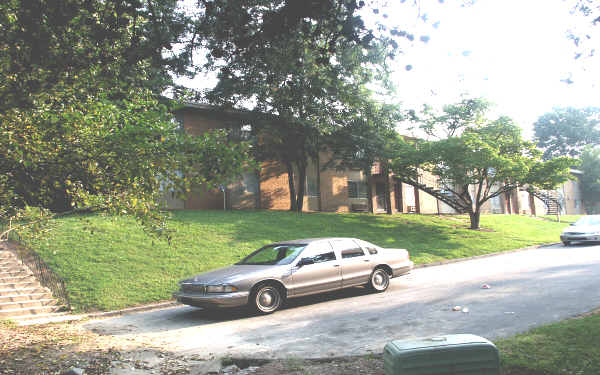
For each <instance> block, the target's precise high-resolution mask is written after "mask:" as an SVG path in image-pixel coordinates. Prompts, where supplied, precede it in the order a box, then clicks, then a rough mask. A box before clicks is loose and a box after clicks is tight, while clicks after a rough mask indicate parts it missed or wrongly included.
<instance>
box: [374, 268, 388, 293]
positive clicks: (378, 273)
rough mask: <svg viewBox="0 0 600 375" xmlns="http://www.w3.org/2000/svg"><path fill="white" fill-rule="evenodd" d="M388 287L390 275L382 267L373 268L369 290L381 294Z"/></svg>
mask: <svg viewBox="0 0 600 375" xmlns="http://www.w3.org/2000/svg"><path fill="white" fill-rule="evenodd" d="M389 286H390V275H389V274H388V273H387V271H386V270H385V269H384V268H382V267H378V268H375V269H374V270H373V273H371V277H370V278H369V288H370V289H372V290H373V291H375V292H377V293H382V292H385V291H386V290H387V288H388V287H389Z"/></svg>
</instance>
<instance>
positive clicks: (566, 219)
mask: <svg viewBox="0 0 600 375" xmlns="http://www.w3.org/2000/svg"><path fill="white" fill-rule="evenodd" d="M582 216H583V215H560V222H561V223H567V224H571V223H574V222H576V221H577V220H579V218H581V217H582ZM542 217H543V218H544V219H547V220H550V221H554V222H556V221H557V220H556V215H544V216H542Z"/></svg>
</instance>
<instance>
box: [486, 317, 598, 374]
mask: <svg viewBox="0 0 600 375" xmlns="http://www.w3.org/2000/svg"><path fill="white" fill-rule="evenodd" d="M496 345H497V346H498V348H499V349H500V353H501V358H502V367H503V374H504V375H563V374H573V375H575V374H576V375H597V374H600V315H591V316H588V317H585V318H576V319H568V320H564V321H562V322H558V323H554V324H550V325H546V326H542V327H539V328H535V329H533V330H531V331H529V332H526V333H523V334H520V335H516V336H513V337H510V338H508V339H504V340H500V341H497V342H496Z"/></svg>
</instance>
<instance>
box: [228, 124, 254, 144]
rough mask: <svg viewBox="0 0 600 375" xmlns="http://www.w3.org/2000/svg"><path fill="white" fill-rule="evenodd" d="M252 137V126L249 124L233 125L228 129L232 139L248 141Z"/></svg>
mask: <svg viewBox="0 0 600 375" xmlns="http://www.w3.org/2000/svg"><path fill="white" fill-rule="evenodd" d="M251 137H252V126H251V125H249V124H243V125H234V126H232V127H231V129H230V130H229V138H230V139H231V140H232V141H236V142H239V141H249V140H250V139H251Z"/></svg>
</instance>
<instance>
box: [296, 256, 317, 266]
mask: <svg viewBox="0 0 600 375" xmlns="http://www.w3.org/2000/svg"><path fill="white" fill-rule="evenodd" d="M309 264H315V261H314V260H313V259H312V258H302V259H300V261H299V262H298V264H297V266H298V267H303V266H306V265H309Z"/></svg>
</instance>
